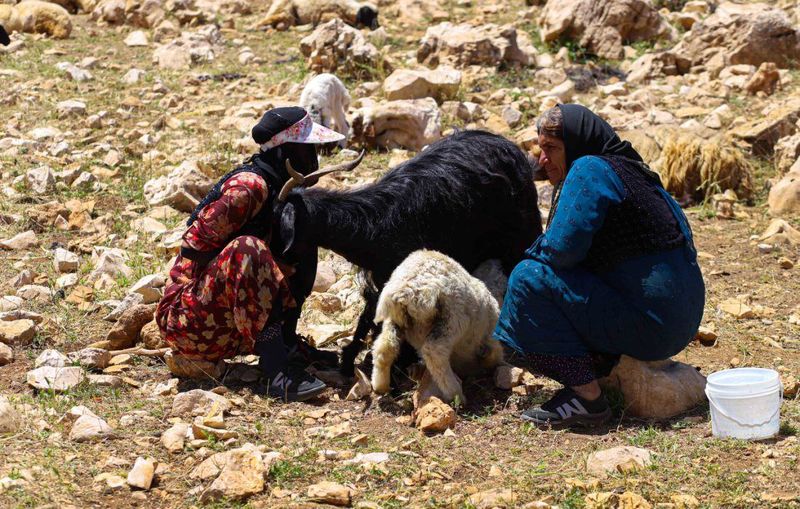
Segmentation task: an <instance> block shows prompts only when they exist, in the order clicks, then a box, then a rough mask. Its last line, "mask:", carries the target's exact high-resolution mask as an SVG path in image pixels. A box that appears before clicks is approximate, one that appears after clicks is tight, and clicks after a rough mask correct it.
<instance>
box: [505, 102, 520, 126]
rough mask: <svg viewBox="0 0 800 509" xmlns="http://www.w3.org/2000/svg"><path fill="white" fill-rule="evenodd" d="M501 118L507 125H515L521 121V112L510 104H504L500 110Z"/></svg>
mask: <svg viewBox="0 0 800 509" xmlns="http://www.w3.org/2000/svg"><path fill="white" fill-rule="evenodd" d="M502 116H503V120H505V122H506V124H508V126H509V127H517V126H518V125H519V123H520V122H521V121H522V113H520V111H519V110H518V109H516V108H514V107H512V106H506V107H505V108H503V111H502Z"/></svg>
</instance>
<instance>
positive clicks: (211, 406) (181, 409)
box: [172, 389, 231, 416]
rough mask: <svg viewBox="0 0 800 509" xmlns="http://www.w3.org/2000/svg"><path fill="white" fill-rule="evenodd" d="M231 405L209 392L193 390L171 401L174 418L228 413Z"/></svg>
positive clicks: (221, 397)
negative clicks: (212, 412)
mask: <svg viewBox="0 0 800 509" xmlns="http://www.w3.org/2000/svg"><path fill="white" fill-rule="evenodd" d="M230 408H231V403H230V401H228V399H227V398H225V397H224V396H220V395H219V394H214V393H213V392H211V391H204V390H202V389H194V390H191V391H188V392H182V393H180V394H178V395H177V396H175V399H173V400H172V415H175V416H188V415H192V416H202V415H208V414H209V413H210V412H211V411H212V410H213V411H214V412H223V413H224V412H228V411H230Z"/></svg>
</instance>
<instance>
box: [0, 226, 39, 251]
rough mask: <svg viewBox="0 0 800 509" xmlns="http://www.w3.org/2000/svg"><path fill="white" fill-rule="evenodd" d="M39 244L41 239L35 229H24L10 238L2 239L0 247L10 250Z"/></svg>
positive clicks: (29, 247)
mask: <svg viewBox="0 0 800 509" xmlns="http://www.w3.org/2000/svg"><path fill="white" fill-rule="evenodd" d="M38 245H39V239H38V238H37V237H36V233H35V232H34V231H33V230H28V231H24V232H22V233H18V234H17V235H14V236H13V237H11V238H10V239H4V240H0V249H7V250H10V251H14V250H20V249H31V248H33V247H36V246H38Z"/></svg>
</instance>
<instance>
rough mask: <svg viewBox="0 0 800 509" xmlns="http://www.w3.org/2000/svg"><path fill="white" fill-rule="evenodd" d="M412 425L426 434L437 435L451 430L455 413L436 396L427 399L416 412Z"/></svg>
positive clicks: (454, 420)
mask: <svg viewBox="0 0 800 509" xmlns="http://www.w3.org/2000/svg"><path fill="white" fill-rule="evenodd" d="M416 417H417V418H416V421H415V423H414V425H415V426H416V427H417V428H419V429H420V430H422V431H424V432H426V433H439V432H442V431H444V430H446V429H448V428H452V427H453V425H454V424H455V422H456V412H455V410H453V408H452V407H451V406H450V405H448V404H447V403H445V402H443V401H442V400H441V399H439V398H437V397H436V396H432V397H430V398H428V399H427V401H426V402H424V403H423V404H422V406H421V407H420V408H419V409H418V410H417V416H416Z"/></svg>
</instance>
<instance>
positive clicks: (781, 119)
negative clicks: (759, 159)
mask: <svg viewBox="0 0 800 509" xmlns="http://www.w3.org/2000/svg"><path fill="white" fill-rule="evenodd" d="M798 119H800V99H792V100H789V101H788V102H786V103H784V104H780V105H778V106H777V107H775V108H772V109H770V111H769V112H768V113H767V114H766V115H764V116H759V117H758V118H755V119H754V120H752V121H749V122H745V123H744V124H741V125H739V126H737V127H736V128H735V129H733V131H732V134H733V136H734V137H736V138H739V139H741V140H744V141H746V142H747V143H750V144H751V145H752V151H753V154H755V155H768V154H771V153H772V152H773V149H774V147H775V144H776V143H777V141H778V140H779V139H781V138H783V137H785V136H788V135H791V134H794V132H795V131H796V130H797V126H796V125H795V123H796V122H797V120H798Z"/></svg>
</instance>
